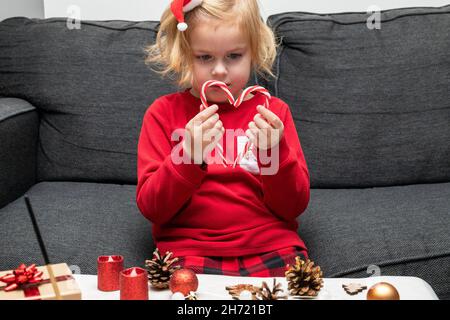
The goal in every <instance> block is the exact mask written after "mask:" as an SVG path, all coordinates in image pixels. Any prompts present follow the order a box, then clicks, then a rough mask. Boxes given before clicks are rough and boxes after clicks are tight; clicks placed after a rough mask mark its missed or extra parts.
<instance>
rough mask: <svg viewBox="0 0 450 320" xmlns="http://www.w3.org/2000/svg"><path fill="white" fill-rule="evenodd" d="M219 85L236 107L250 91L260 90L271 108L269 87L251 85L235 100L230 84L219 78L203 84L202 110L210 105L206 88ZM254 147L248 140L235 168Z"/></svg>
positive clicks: (220, 152) (218, 145)
mask: <svg viewBox="0 0 450 320" xmlns="http://www.w3.org/2000/svg"><path fill="white" fill-rule="evenodd" d="M213 86H216V87H219V88H220V89H222V90H223V91H224V92H225V95H226V97H227V99H228V102H229V103H230V104H231V105H232V106H234V107H235V108H238V107H239V106H240V105H241V104H242V102H243V101H244V99H245V97H247V95H249V94H250V93H253V92H259V93H262V94H263V95H265V97H266V100H265V102H264V106H265V107H266V108H267V109H269V100H270V98H271V96H270V93H269V91H267V89H265V88H263V87H261V86H251V87H248V88H246V89H244V90H243V91H242V93H241V94H240V96H239V97H238V98H237V99H236V100H235V99H234V97H233V94H232V93H231V91H230V89H229V88H228V86H227V85H226V84H225V83H224V82H222V81H217V80H208V81H206V82H205V83H204V84H203V85H202V89H201V92H200V100H201V101H202V104H201V106H200V111H203V110H204V109H206V108H208V107H209V104H208V100H207V98H206V90H207V89H208V88H210V87H213ZM217 147H218V148H219V152H218V154H219V156H220V158H221V159H222V162H223V165H224V166H225V167H226V166H227V165H228V161H227V160H226V159H225V157H224V155H223V148H222V146H221V145H220V144H217ZM252 147H253V144H252V143H250V141H247V143H246V145H245V147H244V149H243V150H242V151H241V152H240V153H239V154H238V156H237V158H236V160H235V161H234V163H233V168H234V167H235V166H236V164H237V163H238V161H239V160H240V159H242V157H243V156H244V154H247V152H248V151H250V150H251V149H252Z"/></svg>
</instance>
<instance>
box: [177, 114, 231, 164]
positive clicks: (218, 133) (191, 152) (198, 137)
mask: <svg viewBox="0 0 450 320" xmlns="http://www.w3.org/2000/svg"><path fill="white" fill-rule="evenodd" d="M218 109H219V107H218V106H217V105H211V106H210V107H208V108H206V109H205V110H203V111H201V112H199V113H198V114H197V115H196V116H195V117H193V118H192V119H191V120H190V121H189V122H188V123H187V124H186V127H185V134H184V140H183V150H184V152H185V153H187V155H188V156H189V157H190V158H191V160H192V161H194V163H195V164H202V162H204V161H205V157H206V156H207V155H208V153H209V152H210V151H211V150H213V149H214V148H215V146H216V145H217V143H218V142H219V140H220V138H221V137H222V136H223V134H224V132H225V128H224V127H223V124H222V121H220V120H219V114H218V113H217V110H218Z"/></svg>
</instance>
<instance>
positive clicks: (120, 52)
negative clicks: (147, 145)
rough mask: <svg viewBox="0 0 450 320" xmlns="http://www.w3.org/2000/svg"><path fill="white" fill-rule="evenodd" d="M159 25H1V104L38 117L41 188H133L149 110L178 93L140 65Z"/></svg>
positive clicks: (18, 21)
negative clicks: (92, 184)
mask: <svg viewBox="0 0 450 320" xmlns="http://www.w3.org/2000/svg"><path fill="white" fill-rule="evenodd" d="M157 26H158V23H157V22H130V21H104V22H98V21H83V22H82V24H81V29H69V28H67V22H66V19H63V18H52V19H42V20H40V19H27V18H11V19H7V20H4V21H3V22H1V23H0V96H5V97H16V98H22V99H25V100H27V101H29V102H30V103H31V104H33V105H34V106H36V107H37V108H38V111H39V115H40V119H41V121H40V132H39V148H38V180H75V181H101V182H116V183H136V157H137V141H138V137H139V132H140V128H141V123H142V118H143V115H144V113H145V110H146V109H147V107H148V106H149V105H150V104H151V103H152V102H153V101H154V99H156V98H157V97H159V96H161V95H164V94H167V93H170V92H173V91H176V90H177V88H176V87H174V86H173V85H172V84H171V82H170V81H169V80H161V78H160V76H159V75H158V74H156V73H154V72H153V71H151V70H150V68H149V67H148V66H146V65H145V64H144V58H145V52H144V48H145V47H146V46H147V45H148V44H150V43H153V42H154V40H155V36H156V31H155V30H156V29H157Z"/></svg>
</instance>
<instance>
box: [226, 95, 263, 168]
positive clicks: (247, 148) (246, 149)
mask: <svg viewBox="0 0 450 320" xmlns="http://www.w3.org/2000/svg"><path fill="white" fill-rule="evenodd" d="M252 92H260V93H262V94H263V95H265V96H266V100H265V102H264V107H266V108H267V109H269V100H270V98H271V96H270V93H269V91H267V89H266V88H264V87H261V86H251V87H248V88H246V89H245V90H244V91H243V92H242V94H241V95H240V96H239V98H238V99H237V100H236V101H235V106H236V107H238V106H239V105H240V104H241V103H242V101H244V99H245V97H246V96H247V95H248V94H250V93H252ZM252 148H253V143H251V142H250V140H249V141H247V143H246V144H245V146H244V149H243V150H242V151H241V153H240V154H238V156H237V158H236V160H234V163H233V168H234V167H236V165H237V163H238V161H240V160H241V159H242V158H243V157H244V155H245V154H247V152H251V150H252Z"/></svg>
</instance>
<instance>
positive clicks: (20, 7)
mask: <svg viewBox="0 0 450 320" xmlns="http://www.w3.org/2000/svg"><path fill="white" fill-rule="evenodd" d="M16 16H22V17H28V18H44V0H0V21H2V20H3V19H6V18H10V17H16Z"/></svg>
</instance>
